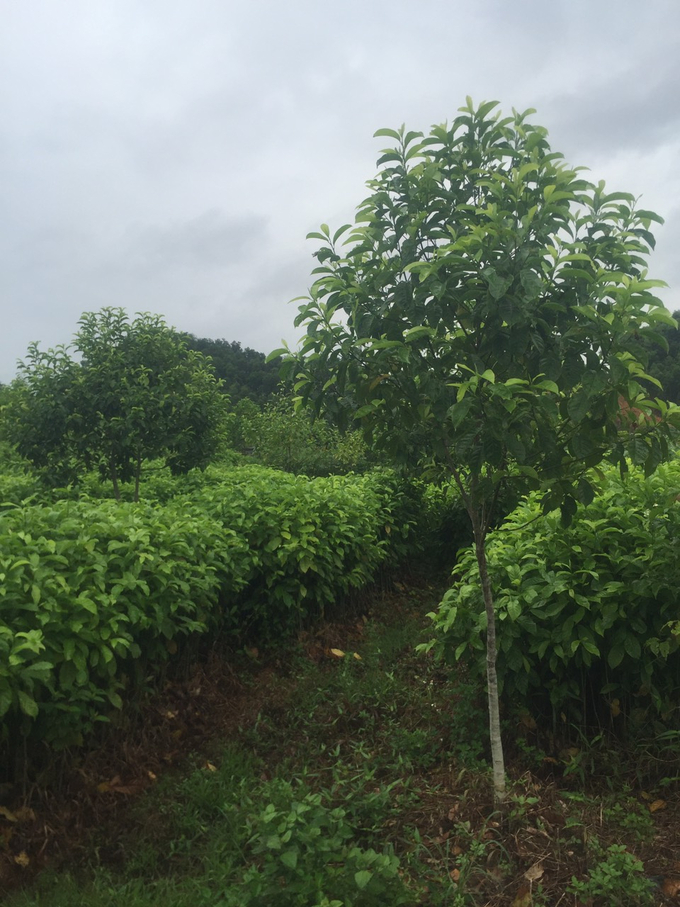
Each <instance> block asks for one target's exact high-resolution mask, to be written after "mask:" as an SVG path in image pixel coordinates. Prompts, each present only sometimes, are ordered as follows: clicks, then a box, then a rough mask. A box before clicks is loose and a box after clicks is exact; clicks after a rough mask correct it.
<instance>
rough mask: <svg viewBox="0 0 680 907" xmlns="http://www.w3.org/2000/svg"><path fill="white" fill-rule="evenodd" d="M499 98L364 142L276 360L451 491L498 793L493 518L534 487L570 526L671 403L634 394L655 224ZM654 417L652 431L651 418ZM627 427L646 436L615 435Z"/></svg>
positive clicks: (644, 446)
mask: <svg viewBox="0 0 680 907" xmlns="http://www.w3.org/2000/svg"><path fill="white" fill-rule="evenodd" d="M496 106H497V104H496V102H486V103H483V104H481V105H480V106H479V107H478V108H475V107H474V106H473V104H472V102H471V100H470V99H468V101H467V104H466V105H465V106H464V107H463V108H461V109H460V111H459V115H458V116H457V117H456V118H455V119H454V120H453V122H452V123H450V124H445V125H442V126H436V127H434V128H433V129H432V130H431V132H430V133H429V134H428V135H427V136H425V135H423V134H422V133H420V132H415V131H407V130H406V129H405V128H404V127H402V128H401V129H398V130H393V129H381V130H379V131H378V132H377V133H376V135H377V136H381V137H383V138H386V139H389V140H390V142H391V145H390V147H388V148H387V149H386V150H385V151H384V152H383V153H382V154H381V156H380V158H379V160H378V166H379V172H378V174H377V176H376V177H375V178H374V179H372V180H370V181H369V183H368V188H369V193H370V194H369V196H368V197H367V198H366V200H365V201H363V202H362V203H361V204H360V205H359V208H358V213H357V216H356V219H355V222H354V224H351V225H350V224H348V225H345V226H342V227H340V228H339V229H338V230H335V231H334V232H331V230H330V229H329V227H328V226H327V225H323V226H322V227H321V229H320V231H319V232H315V233H312V234H310V236H311V237H312V238H313V239H316V240H318V241H320V242H321V248H320V249H319V250H318V251H317V252H316V253H315V255H316V258H317V260H318V267H316V268H315V270H314V275H315V281H314V283H313V285H312V288H311V292H310V295H309V297H305V298H304V300H303V304H302V305H301V307H300V312H299V315H298V318H297V324H298V325H304V326H306V335H305V337H304V338H303V340H302V343H301V347H300V351H299V353H297V354H295V355H288V354H287V353H286V351H277V353H279V354H280V353H283V354H284V355H285V356H286V358H285V361H284V372H285V373H287V374H288V375H289V376H294V378H295V381H296V390H297V393H298V396H299V398H300V400H301V401H302V402H304V403H307V404H309V405H312V406H314V407H315V409H316V410H317V411H326V412H330V413H331V414H332V415H333V416H334V417H335V418H337V419H338V420H339V421H340V422H341V423H342V422H348V421H351V420H354V421H356V422H359V423H361V424H362V425H363V427H364V430H365V433H366V435H367V437H368V438H370V439H371V440H372V441H373V442H374V443H376V444H378V445H380V446H381V447H383V448H386V449H388V450H389V451H390V452H391V453H392V455H394V456H396V457H400V458H402V459H404V458H414V457H416V458H419V459H420V460H421V462H427V463H429V464H430V465H431V466H432V467H433V468H436V469H438V470H439V471H442V472H445V473H448V474H449V475H450V476H452V477H453V479H454V480H455V482H456V483H457V485H458V487H459V490H460V493H461V495H462V498H463V500H464V502H465V505H466V508H467V510H468V514H469V516H470V519H471V521H472V527H473V531H474V535H475V545H476V552H477V560H478V564H479V571H480V581H481V584H482V589H483V592H484V601H485V607H486V615H487V653H488V654H487V666H488V687H489V706H490V727H491V739H492V752H493V761H494V781H495V787H496V793H497V795H498V797H499V798H501V797H502V796H503V794H504V784H505V782H504V768H503V757H502V747H501V743H500V725H499V713H498V696H497V686H496V676H495V617H494V610H493V595H492V590H491V580H490V578H489V576H488V572H487V569H486V561H485V539H486V534H487V532H488V530H489V527H490V525H491V521H492V519H493V513H494V506H495V504H496V502H497V499H498V495H499V494H500V492H501V490H502V489H503V487H504V486H506V485H508V484H515V485H517V486H518V487H521V488H522V489H525V488H527V487H534V488H542V489H543V491H544V506H545V507H546V509H551V508H553V507H555V506H561V507H562V513H563V518H564V520H565V521H568V520H569V519H570V516H571V514H573V512H574V510H575V508H576V502H577V501H578V500H583V501H588V500H591V499H592V497H593V494H594V491H593V487H592V484H591V481H590V479H589V477H588V470H589V469H591V468H592V467H595V466H597V464H598V463H600V462H601V461H602V459H603V458H604V457H607V456H608V457H610V458H612V459H614V460H615V461H617V462H618V463H619V464H620V466H621V468H622V469H625V468H626V459H625V455H626V453H627V452H628V453H629V454H630V455H631V456H632V457H633V459H634V461H635V462H641V463H644V465H645V467H646V469H647V470H648V471H652V470H653V469H654V468H655V466H656V465H657V464H658V463H659V462H660V461H661V459H662V458H663V457H664V456H665V455H666V453H667V434H668V431H669V428H668V419H667V417H668V410H667V407H666V406H665V404H664V403H663V402H662V401H659V400H657V401H656V403H653V402H652V401H651V400H649V399H648V396H647V394H646V392H645V390H644V388H643V386H642V384H641V381H642V380H643V379H644V378H645V374H644V369H643V366H642V364H641V362H640V359H639V355H640V344H641V341H642V340H644V339H650V340H659V337H658V334H657V331H656V327H657V325H658V324H668V325H673V324H674V322H673V320H672V319H671V317H670V315H669V314H668V313H667V312H666V311H665V309H664V307H663V305H662V304H661V303H660V301H659V300H658V299H657V298H656V297H655V296H654V295H653V290H654V288H655V287H657V286H659V285H661V283H660V282H659V281H654V280H650V279H648V277H647V272H646V256H647V254H648V253H649V252H650V250H651V249H652V248H653V246H654V237H653V235H652V233H651V232H650V227H651V225H652V224H653V223H654V222H656V223H660V222H661V218H659V217H658V216H657V215H656V214H654V213H653V212H651V211H646V210H643V209H638V208H636V205H635V199H634V198H633V196H632V195H630V194H628V193H624V192H615V193H609V192H607V191H606V189H605V185H604V183H602V182H600V183H592V182H590V181H589V180H588V179H586V178H585V176H584V175H583V174H582V173H581V172H580V170H579V169H573V168H571V167H569V166H567V165H566V164H565V163H564V162H563V159H562V155H560V154H559V153H556V152H553V151H552V150H551V148H550V146H549V143H548V139H547V131H546V130H545V129H544V128H543V127H541V126H538V125H535V124H533V123H531V122H530V119H529V118H530V116H531V114H532V113H533V112H534V111H531V110H530V111H525V112H524V113H518V112H516V111H513V114H512V115H510V116H501V115H500V114H498V113H495V108H496ZM341 241H342V242H341ZM329 376H330V377H329ZM621 398H623V399H624V400H625V401H627V403H628V404H629V408H628V409H627V410H626V412H627V413H628V416H625V415H624V416H622V415H621V409H620V400H621ZM653 406H656V407H657V409H658V411H659V412H660V413H661V416H662V419H661V421H660V422H654V423H652V422H650V421H645V420H644V415H645V413H648V412H649V411H650V410H651V408H652V407H653ZM633 414H635V415H633ZM625 418H629V419H633V418H636V419H638V421H639V425H638V426H637V429H638V430H637V431H635V432H632V431H626V430H623V431H622V427H623V426H622V419H625Z"/></svg>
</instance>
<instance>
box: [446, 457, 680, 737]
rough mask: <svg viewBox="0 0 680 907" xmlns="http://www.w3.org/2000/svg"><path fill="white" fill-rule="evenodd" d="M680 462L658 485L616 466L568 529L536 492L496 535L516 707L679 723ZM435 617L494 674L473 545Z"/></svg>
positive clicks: (664, 471) (453, 641)
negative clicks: (488, 660)
mask: <svg viewBox="0 0 680 907" xmlns="http://www.w3.org/2000/svg"><path fill="white" fill-rule="evenodd" d="M679 495H680V461H674V462H672V463H669V464H666V465H665V466H662V467H660V468H659V469H658V471H657V472H656V473H655V474H654V475H653V476H652V477H651V478H648V479H645V478H644V476H643V475H642V474H641V473H640V472H637V471H636V472H631V473H630V474H629V475H628V476H627V478H626V479H625V480H622V479H621V478H620V477H619V475H618V473H617V472H615V471H614V470H610V471H608V472H607V473H606V481H605V482H604V483H603V485H602V487H601V493H600V494H598V496H597V497H596V498H595V500H594V501H593V502H592V504H590V505H588V506H587V507H579V509H578V511H577V513H576V516H575V517H574V520H573V523H572V524H571V526H570V527H569V528H568V529H565V528H563V527H562V526H561V525H560V518H559V513H551V514H548V515H547V516H541V515H540V513H541V512H540V507H539V504H538V500H537V498H536V497H535V496H532V497H529V499H528V500H527V501H526V502H525V503H523V504H521V505H520V506H519V507H517V509H516V510H515V511H514V512H513V513H512V514H511V515H510V516H509V517H508V518H507V519H506V520H505V522H504V523H503V525H502V527H501V528H500V529H499V530H497V531H496V532H494V533H493V534H492V535H490V537H489V539H488V547H487V558H488V564H489V571H490V575H491V578H492V584H493V589H494V595H495V599H496V609H497V634H498V646H499V654H498V672H499V679H500V683H501V685H502V690H503V694H504V697H505V699H506V701H507V702H508V703H512V704H514V705H522V704H523V705H525V706H527V707H528V708H529V709H531V710H533V712H534V714H536V715H538V714H539V713H544V714H545V713H548V714H549V713H550V712H551V711H552V714H553V716H559V715H560V713H563V714H564V715H565V716H566V717H568V716H572V717H573V718H576V719H577V720H579V721H580V720H583V719H584V718H587V719H589V720H593V719H597V720H599V721H600V722H602V721H603V720H604V721H607V722H614V723H616V721H619V722H621V721H624V720H626V717H628V718H629V719H630V718H632V719H633V721H634V722H635V721H638V722H641V721H643V720H644V719H645V718H646V717H649V716H651V715H654V716H658V715H661V716H662V717H665V718H668V719H672V718H674V719H675V720H676V721H677V718H678V717H679V715H678V710H679V709H680V651H679V643H680V636H679V635H678V630H679V629H680V624H678V621H679V619H680V502H679V501H678V496H679ZM454 577H455V584H454V585H453V587H452V588H451V589H450V590H449V591H448V592H447V594H446V596H445V597H444V600H443V601H442V603H441V605H440V608H439V611H438V612H437V614H436V615H432V616H433V617H434V622H435V628H436V631H437V634H438V636H437V640H436V643H435V645H436V646H438V647H439V649H440V651H443V653H444V654H445V655H446V656H448V658H450V659H451V660H458V659H466V660H467V661H468V662H469V663H470V665H471V666H472V669H473V670H474V671H476V672H477V674H478V675H479V677H480V678H483V677H484V676H485V665H484V658H485V642H484V629H485V625H486V621H485V617H484V607H483V603H482V598H481V592H480V586H479V576H478V571H477V564H476V558H475V555H474V551H473V550H468V551H467V552H466V553H465V555H464V556H463V557H462V558H461V560H460V561H459V563H458V565H457V567H456V570H455V572H454Z"/></svg>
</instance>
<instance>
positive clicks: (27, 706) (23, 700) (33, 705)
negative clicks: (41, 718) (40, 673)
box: [17, 690, 38, 718]
mask: <svg viewBox="0 0 680 907" xmlns="http://www.w3.org/2000/svg"><path fill="white" fill-rule="evenodd" d="M17 697H18V699H19V707H20V708H21V711H22V712H23V713H24V715H28V716H29V718H37V716H38V703H37V702H36V701H35V699H34V698H33V697H32V696H29V695H28V693H24V691H23V690H17Z"/></svg>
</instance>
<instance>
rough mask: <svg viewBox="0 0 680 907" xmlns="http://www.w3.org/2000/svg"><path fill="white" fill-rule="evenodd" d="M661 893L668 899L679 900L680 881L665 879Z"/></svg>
mask: <svg viewBox="0 0 680 907" xmlns="http://www.w3.org/2000/svg"><path fill="white" fill-rule="evenodd" d="M661 891H662V892H663V893H664V894H665V895H666V897H668V898H677V896H678V895H679V894H680V879H670V878H669V879H664V880H663V885H662V886H661Z"/></svg>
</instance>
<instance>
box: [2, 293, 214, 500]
mask: <svg viewBox="0 0 680 907" xmlns="http://www.w3.org/2000/svg"><path fill="white" fill-rule="evenodd" d="M79 324H80V330H79V331H78V333H77V334H76V337H75V341H74V344H73V347H72V348H73V349H74V350H75V351H76V352H77V353H79V354H80V359H79V360H78V359H75V358H73V357H72V356H71V355H70V352H69V348H68V347H59V348H58V349H56V350H48V351H47V352H43V351H41V350H39V349H38V346H37V344H35V343H34V344H31V346H30V347H29V350H28V356H27V359H26V361H25V362H23V363H21V364H20V368H19V376H18V378H17V380H16V381H15V383H14V389H15V395H14V396H13V398H12V400H11V403H10V406H9V428H10V435H11V438H12V440H13V441H14V443H15V444H16V447H17V449H18V450H19V452H20V453H21V454H22V455H23V456H25V457H26V458H27V459H29V460H30V461H31V462H32V463H33V464H34V465H35V466H37V467H40V468H41V469H42V470H43V472H44V474H45V475H46V476H47V477H48V478H49V479H50V480H51V481H53V482H63V481H71V480H74V479H76V478H77V477H78V475H79V474H80V472H81V471H82V470H86V469H92V468H98V469H99V470H100V472H101V474H102V475H103V476H108V477H109V478H110V479H111V481H112V483H113V487H114V493H115V495H116V497H117V498H120V482H127V481H132V480H134V482H135V492H134V497H135V500H137V499H138V497H139V477H140V472H141V467H142V463H143V461H144V460H146V459H151V458H156V457H163V458H164V459H165V460H166V462H167V464H168V465H169V466H170V468H171V469H172V470H173V472H177V473H182V472H186V471H187V470H189V469H191V468H192V467H194V466H200V467H202V466H205V465H206V464H207V463H208V462H209V460H210V458H211V456H212V455H213V453H214V452H215V449H216V446H217V443H218V440H219V429H220V423H221V419H222V415H223V412H224V407H225V405H226V402H227V401H226V398H225V397H224V396H223V395H222V394H221V393H220V390H219V383H218V382H217V380H216V379H215V377H214V374H213V373H212V369H211V367H210V365H209V361H208V360H206V359H205V357H203V356H202V355H201V354H200V353H197V352H195V351H193V350H189V349H188V348H187V346H186V343H185V341H184V340H183V339H182V337H181V336H180V335H179V334H177V333H176V332H175V331H174V330H172V329H171V328H169V327H167V325H166V324H165V322H164V321H163V319H162V318H161V317H159V316H156V315H149V314H140V315H138V316H137V317H136V318H135V319H134V320H132V321H130V320H129V318H128V316H127V314H126V313H125V311H124V310H123V309H113V308H106V309H103V310H102V311H101V312H89V313H86V314H84V315H83V316H82V318H81V319H80V322H79Z"/></svg>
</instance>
